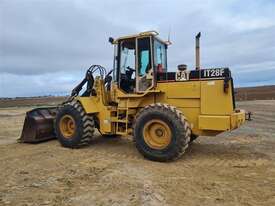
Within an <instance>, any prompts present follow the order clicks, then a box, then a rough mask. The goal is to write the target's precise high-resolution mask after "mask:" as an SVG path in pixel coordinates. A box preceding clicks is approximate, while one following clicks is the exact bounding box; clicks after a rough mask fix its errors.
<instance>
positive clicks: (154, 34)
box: [113, 31, 171, 46]
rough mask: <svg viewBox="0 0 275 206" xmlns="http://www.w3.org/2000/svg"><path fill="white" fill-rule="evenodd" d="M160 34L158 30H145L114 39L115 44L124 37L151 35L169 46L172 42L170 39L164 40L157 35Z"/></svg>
mask: <svg viewBox="0 0 275 206" xmlns="http://www.w3.org/2000/svg"><path fill="white" fill-rule="evenodd" d="M158 35H159V33H158V32H157V31H144V32H140V33H138V34H133V35H127V36H122V37H119V38H117V39H115V40H114V41H113V44H117V43H118V42H119V41H121V40H124V39H131V38H138V37H149V36H153V37H154V38H155V39H157V40H158V41H160V42H162V43H163V44H166V45H167V46H168V45H170V44H171V42H170V41H164V40H162V39H160V38H158V37H157V36H158Z"/></svg>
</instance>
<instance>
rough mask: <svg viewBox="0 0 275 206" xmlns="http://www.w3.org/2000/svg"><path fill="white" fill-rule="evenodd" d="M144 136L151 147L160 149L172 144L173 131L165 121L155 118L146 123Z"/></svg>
mask: <svg viewBox="0 0 275 206" xmlns="http://www.w3.org/2000/svg"><path fill="white" fill-rule="evenodd" d="M143 137H144V141H145V142H146V144H147V145H148V146H149V147H151V148H153V149H158V150H160V149H164V148H166V147H167V146H168V145H169V144H170V142H171V140H172V132H171V129H170V128H169V126H168V125H167V124H166V123H165V122H163V121H161V120H156V119H153V120H151V121H149V122H147V123H146V124H145V126H144V129H143Z"/></svg>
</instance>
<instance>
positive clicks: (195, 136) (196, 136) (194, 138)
mask: <svg viewBox="0 0 275 206" xmlns="http://www.w3.org/2000/svg"><path fill="white" fill-rule="evenodd" d="M198 137H199V136H198V135H195V134H191V138H190V142H189V144H191V143H192V142H193V141H195V140H196V139H197V138H198Z"/></svg>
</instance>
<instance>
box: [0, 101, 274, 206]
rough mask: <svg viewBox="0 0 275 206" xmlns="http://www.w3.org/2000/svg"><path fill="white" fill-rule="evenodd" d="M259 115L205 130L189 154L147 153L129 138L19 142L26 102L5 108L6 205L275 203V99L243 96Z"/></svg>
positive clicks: (1, 115)
mask: <svg viewBox="0 0 275 206" xmlns="http://www.w3.org/2000/svg"><path fill="white" fill-rule="evenodd" d="M238 105H239V106H240V107H241V108H244V109H247V110H250V111H252V112H253V113H254V116H253V118H254V120H253V121H251V122H247V124H246V125H244V126H243V127H241V128H240V129H237V130H235V131H233V132H232V133H225V134H222V135H219V136H217V137H200V138H199V139H197V140H196V141H195V142H194V143H193V144H192V145H191V146H190V147H189V149H188V152H187V153H186V154H185V155H184V157H183V158H181V159H179V160H177V161H175V162H171V163H158V162H151V161H148V160H145V159H144V158H143V157H142V156H141V155H140V154H139V153H138V152H137V150H136V149H135V146H134V143H133V142H132V141H131V139H120V138H117V139H103V138H97V139H96V140H95V141H94V142H93V143H92V144H91V145H90V146H89V147H85V148H82V149H74V150H72V149H66V148H62V147H61V146H60V145H59V143H58V142H57V141H56V140H53V141H49V142H45V143H41V144H36V145H33V144H18V143H16V139H17V138H18V137H19V135H20V132H21V129H22V123H23V120H24V113H25V111H27V110H29V109H30V107H25V108H15V107H14V108H2V109H0V205H58V206H60V205H61V206H63V205H64V206H65V205H66V206H67V205H68V206H70V205H77V206H86V205H87V206H93V205H115V206H119V205H122V206H123V205H157V206H159V205H232V206H236V205H247V206H249V205H272V206H273V205H275V161H274V160H275V134H274V132H275V101H272V100H270V101H267V100H265V101H249V102H240V103H239V104H238Z"/></svg>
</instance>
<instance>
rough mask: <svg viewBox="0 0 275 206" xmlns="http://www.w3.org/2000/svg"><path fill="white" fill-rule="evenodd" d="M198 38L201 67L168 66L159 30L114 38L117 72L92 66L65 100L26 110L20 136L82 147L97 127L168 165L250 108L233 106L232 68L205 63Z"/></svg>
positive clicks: (225, 128) (231, 125) (236, 122)
mask: <svg viewBox="0 0 275 206" xmlns="http://www.w3.org/2000/svg"><path fill="white" fill-rule="evenodd" d="M199 39H200V33H199V34H198V35H197V36H196V39H195V40H196V41H195V42H196V47H195V48H196V49H195V50H196V52H195V53H196V68H195V69H194V70H188V69H187V66H186V65H184V64H180V65H179V66H178V68H177V70H176V71H175V70H174V71H168V67H167V49H168V47H169V46H170V44H171V43H170V42H169V41H164V40H161V39H160V38H159V36H158V33H157V32H155V31H148V32H142V33H139V34H136V35H131V36H124V37H120V38H117V39H113V38H109V42H110V43H111V44H112V45H113V46H114V62H113V69H112V70H111V71H110V72H108V73H107V72H106V69H105V68H104V67H102V66H100V65H93V66H91V67H90V68H89V69H88V71H87V73H86V75H85V78H84V79H83V80H82V81H81V82H80V84H79V85H77V86H76V87H75V88H74V89H73V90H72V92H71V96H70V97H69V98H68V99H67V100H66V101H65V102H63V103H62V104H60V105H58V106H57V107H49V108H36V109H34V110H31V111H29V112H27V114H26V118H25V123H24V127H23V131H22V135H21V137H20V139H19V141H20V142H23V143H33V142H41V141H45V140H48V139H52V138H57V139H58V141H59V142H60V144H61V145H62V146H64V147H68V148H79V147H81V146H83V145H87V144H89V143H90V142H91V141H92V140H93V137H94V136H95V130H97V131H98V132H99V133H100V134H101V135H102V136H103V137H118V136H121V137H126V136H133V140H134V142H135V145H136V148H137V150H138V151H139V152H140V153H141V154H142V155H143V156H144V157H145V158H147V159H150V160H154V161H162V162H164V161H172V160H175V159H177V158H179V157H181V156H182V155H183V153H184V152H185V151H186V149H187V147H188V145H190V143H191V142H192V141H193V140H195V139H196V138H197V137H198V136H215V135H217V134H220V133H222V132H225V131H231V130H233V129H236V128H238V127H240V125H241V124H243V123H244V122H245V120H246V113H245V111H244V110H240V109H237V108H236V107H235V100H234V87H233V79H232V76H231V72H230V70H229V68H223V67H221V68H204V69H201V68H200V59H199V54H200V46H199V44H200V40H199ZM96 74H97V76H96ZM84 86H85V87H84ZM83 90H84V91H83Z"/></svg>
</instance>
